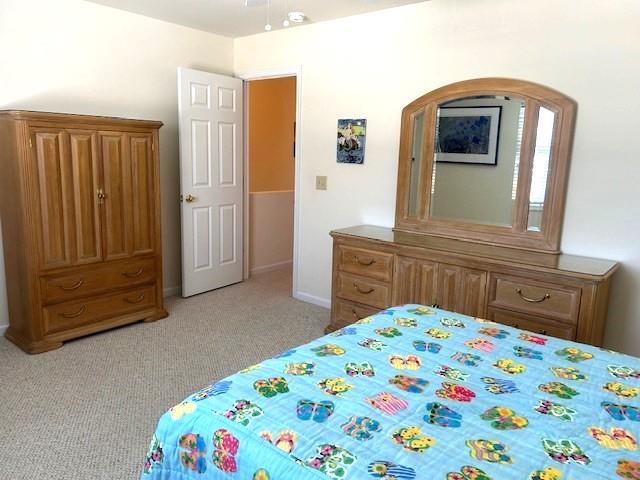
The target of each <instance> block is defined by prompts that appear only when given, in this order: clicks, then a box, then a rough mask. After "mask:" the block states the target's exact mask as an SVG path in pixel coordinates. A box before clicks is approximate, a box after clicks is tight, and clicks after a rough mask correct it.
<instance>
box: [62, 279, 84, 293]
mask: <svg viewBox="0 0 640 480" xmlns="http://www.w3.org/2000/svg"><path fill="white" fill-rule="evenodd" d="M83 283H84V279H83V278H81V279H80V280H78V281H77V282H76V283H74V284H73V285H71V286H70V287H65V286H64V285H57V287H58V288H59V289H60V290H64V291H65V292H70V291H72V290H77V289H78V288H80V287H81V286H82V284H83Z"/></svg>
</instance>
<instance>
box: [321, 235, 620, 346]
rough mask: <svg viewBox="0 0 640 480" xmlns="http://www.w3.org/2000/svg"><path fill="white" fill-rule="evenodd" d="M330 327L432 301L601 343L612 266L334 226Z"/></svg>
mask: <svg viewBox="0 0 640 480" xmlns="http://www.w3.org/2000/svg"><path fill="white" fill-rule="evenodd" d="M331 236H332V237H333V288H332V298H331V300H332V302H331V324H330V325H329V327H327V331H333V330H336V329H338V328H341V327H343V326H345V325H348V324H350V323H353V322H355V321H357V320H358V319H360V318H362V317H365V316H368V315H371V314H372V313H375V312H377V311H379V310H381V309H384V308H386V307H389V306H392V305H399V304H404V303H420V304H424V305H436V306H438V307H440V308H443V309H446V310H452V311H456V312H459V313H463V314H466V315H471V316H474V317H481V318H486V319H489V320H493V321H495V322H498V323H503V324H505V325H511V326H514V327H518V328H522V329H524V330H528V331H531V332H535V333H541V334H544V335H551V336H554V337H559V338H565V339H569V340H576V341H578V342H582V343H589V344H592V345H597V346H599V345H601V344H602V337H603V334H604V325H605V319H606V315H607V301H608V294H609V284H610V280H611V276H612V275H613V273H614V272H615V271H616V269H617V267H618V264H617V263H616V262H613V261H609V260H600V259H595V258H587V257H579V256H574V255H564V254H560V255H551V254H546V253H536V252H528V251H523V250H516V249H513V248H508V247H495V246H489V245H483V244H477V243H471V242H466V241H462V240H454V239H446V238H439V237H431V236H426V235H414V234H410V233H402V232H394V231H393V230H392V229H390V228H383V227H374V226H357V227H351V228H345V229H341V230H334V231H333V232H331Z"/></svg>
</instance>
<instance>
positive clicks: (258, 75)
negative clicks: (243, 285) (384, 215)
mask: <svg viewBox="0 0 640 480" xmlns="http://www.w3.org/2000/svg"><path fill="white" fill-rule="evenodd" d="M236 76H237V77H238V78H241V79H242V80H245V84H244V228H245V230H244V279H245V280H246V279H247V278H249V120H248V119H249V89H248V83H247V81H248V80H267V79H269V78H281V77H296V135H295V142H296V149H295V161H294V169H295V172H294V184H293V189H294V191H293V289H292V290H293V291H292V292H291V293H292V295H293V297H295V298H299V295H298V251H299V233H300V232H299V228H300V163H301V162H300V160H301V156H302V142H301V132H302V66H295V67H283V68H276V69H270V70H258V71H252V72H244V73H239V74H236Z"/></svg>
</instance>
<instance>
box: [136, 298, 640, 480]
mask: <svg viewBox="0 0 640 480" xmlns="http://www.w3.org/2000/svg"><path fill="white" fill-rule="evenodd" d="M639 441H640V359H638V358H634V357H630V356H626V355H623V354H619V353H615V352H612V351H608V350H604V349H600V348H597V347H593V346H589V345H581V344H577V343H574V342H569V341H565V340H560V339H556V338H552V337H547V336H544V335H539V334H535V335H534V334H532V333H529V332H524V331H522V330H518V329H516V328H512V327H507V326H504V325H499V324H496V323H492V322H488V321H486V320H480V319H474V318H471V317H467V316H464V315H459V314H456V313H452V312H448V311H444V310H440V309H435V308H430V307H425V306H421V305H404V306H399V307H394V308H389V309H387V310H384V311H382V312H380V313H378V314H376V315H373V316H371V317H367V318H365V319H363V320H361V321H359V322H356V323H355V324H353V325H350V326H348V327H345V328H343V329H341V330H339V331H336V332H334V333H332V334H329V335H326V336H324V337H322V338H319V339H317V340H315V341H313V342H310V343H309V344H307V345H303V346H300V347H297V348H292V349H290V350H287V351H286V352H283V353H281V354H279V355H277V356H276V357H274V358H271V359H269V360H265V361H264V362H262V363H260V364H258V365H253V366H250V367H247V368H244V369H243V370H241V371H240V372H239V373H237V374H235V375H232V376H230V377H227V378H225V379H222V380H219V381H217V382H214V383H213V384H212V385H210V386H207V387H205V388H203V389H201V390H200V391H198V392H195V393H194V394H193V395H191V396H189V397H188V398H186V399H185V400H184V401H182V402H180V403H179V404H178V405H176V406H175V407H173V408H171V409H170V410H169V411H168V412H167V413H166V414H165V415H163V416H162V417H161V419H160V421H159V423H158V427H157V429H156V431H155V433H154V435H153V436H152V438H151V444H150V446H149V450H148V453H147V455H146V458H144V459H142V460H143V464H142V465H141V479H142V480H160V479H163V480H167V479H175V480H188V479H189V480H191V479H203V480H205V479H248V480H269V479H271V480H289V479H291V480H306V479H310V480H311V479H325V480H326V479H331V480H341V479H357V480H373V479H385V480H402V479H424V480H509V479H514V480H598V479H607V480H615V479H627V480H628V479H631V480H640V447H639V446H638V442H639Z"/></svg>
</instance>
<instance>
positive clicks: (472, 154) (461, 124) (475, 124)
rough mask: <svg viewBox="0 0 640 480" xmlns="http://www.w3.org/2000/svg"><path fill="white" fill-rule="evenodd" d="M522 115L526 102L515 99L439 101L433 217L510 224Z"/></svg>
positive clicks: (512, 215) (513, 203) (514, 196)
mask: <svg viewBox="0 0 640 480" xmlns="http://www.w3.org/2000/svg"><path fill="white" fill-rule="evenodd" d="M524 114H525V104H524V101H523V100H522V99H519V98H514V97H504V96H482V97H470V98H463V99H458V100H455V101H452V102H448V103H445V104H441V105H439V108H438V114H437V122H436V127H435V129H436V131H435V149H434V150H435V151H434V162H433V171H432V185H431V202H430V212H429V213H430V217H431V218H433V219H440V220H454V221H461V222H465V223H478V224H485V225H498V226H504V227H510V226H511V225H512V224H513V218H514V205H515V198H516V189H517V183H518V181H517V179H518V167H519V163H520V149H521V144H522V133H523V125H524ZM414 138H415V137H414ZM414 144H415V141H414Z"/></svg>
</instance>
